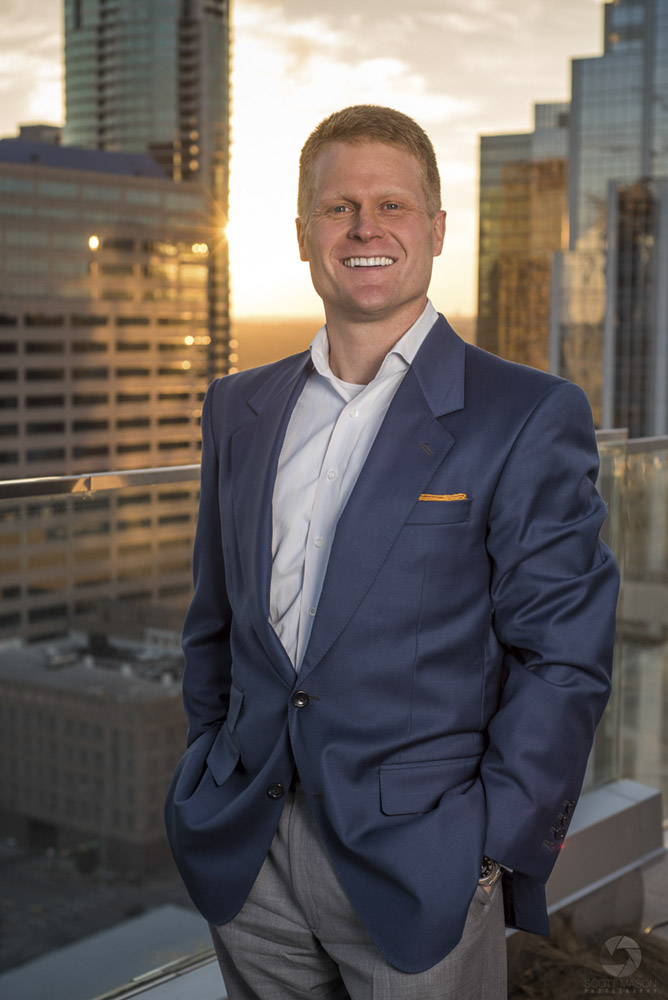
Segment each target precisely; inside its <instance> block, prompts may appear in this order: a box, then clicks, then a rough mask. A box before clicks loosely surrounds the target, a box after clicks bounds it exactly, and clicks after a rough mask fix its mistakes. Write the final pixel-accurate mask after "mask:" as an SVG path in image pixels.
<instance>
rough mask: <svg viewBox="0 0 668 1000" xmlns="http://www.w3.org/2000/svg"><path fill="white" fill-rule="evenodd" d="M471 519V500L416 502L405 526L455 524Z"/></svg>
mask: <svg viewBox="0 0 668 1000" xmlns="http://www.w3.org/2000/svg"><path fill="white" fill-rule="evenodd" d="M470 517H471V500H470V499H466V500H418V501H417V503H416V504H415V506H414V507H413V510H412V511H411V512H410V514H409V515H408V517H407V519H406V524H457V523H459V522H461V521H468V520H470Z"/></svg>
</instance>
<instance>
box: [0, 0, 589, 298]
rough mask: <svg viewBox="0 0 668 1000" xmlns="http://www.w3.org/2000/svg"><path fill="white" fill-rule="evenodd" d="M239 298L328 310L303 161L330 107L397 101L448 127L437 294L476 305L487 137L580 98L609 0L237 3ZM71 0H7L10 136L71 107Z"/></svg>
mask: <svg viewBox="0 0 668 1000" xmlns="http://www.w3.org/2000/svg"><path fill="white" fill-rule="evenodd" d="M232 9H233V32H234V34H233V50H232V88H233V89H232V106H233V118H232V136H233V145H232V161H231V163H232V181H231V188H232V189H231V218H230V230H229V231H230V241H231V252H232V286H233V300H232V309H233V314H234V315H236V316H239V317H240V316H250V315H252V316H260V315H266V316H277V317H278V316H294V315H310V316H317V315H319V314H320V305H319V300H318V299H317V298H316V296H315V293H313V292H312V291H311V289H310V281H309V276H308V265H306V264H303V263H301V262H300V261H299V257H298V253H297V245H296V240H295V236H294V216H295V201H296V180H297V161H298V157H299V151H300V148H301V146H302V144H303V141H304V139H305V138H306V136H307V135H308V133H309V132H310V130H311V129H312V128H313V126H314V125H316V124H317V123H318V121H320V119H321V118H323V117H324V116H325V115H327V114H329V113H330V112H331V111H334V110H336V109H337V108H341V107H344V106H346V105H348V104H360V103H376V104H388V105H391V106H393V107H396V108H398V109H399V110H401V111H405V112H406V113H408V114H410V115H412V116H413V117H414V118H416V119H417V120H418V121H419V122H420V124H421V125H423V126H424V127H425V128H426V130H427V131H428V132H429V134H430V135H431V137H432V140H433V142H434V145H435V147H436V152H437V155H438V158H439V165H440V169H441V176H442V181H443V193H444V207H445V208H446V209H447V212H448V234H447V237H446V245H445V250H444V252H443V256H442V257H441V258H440V259H439V260H438V261H437V264H436V268H435V271H434V279H433V282H432V288H431V295H432V298H433V299H434V302H435V304H436V306H437V308H439V309H440V310H441V311H443V312H446V313H447V314H448V315H450V316H453V315H456V314H457V313H460V314H464V315H472V314H473V313H475V311H476V283H477V278H476V255H477V184H478V180H477V177H478V143H479V135H480V134H482V133H496V132H514V131H525V130H528V129H530V128H531V127H532V115H533V112H532V105H533V103H534V102H536V101H538V102H543V101H557V100H564V99H566V98H568V97H569V96H570V59H571V58H572V57H575V56H588V55H599V54H600V53H601V51H602V24H603V3H602V2H601V0H558V2H555V0H467V2H466V3H462V2H461V0H412V2H411V3H406V2H405V0H382V2H380V0H367V2H365V3H359V0H337V2H336V3H335V4H333V3H332V2H331V0H285V2H275V0H234V3H233V8H232ZM61 19H62V15H61V3H60V2H59V0H2V5H1V9H0V38H2V40H3V45H2V50H1V51H0V136H7V135H13V134H15V133H16V131H17V126H18V124H19V123H22V124H23V123H32V122H51V123H55V124H60V123H62V120H63V82H62V78H63V69H62V28H61Z"/></svg>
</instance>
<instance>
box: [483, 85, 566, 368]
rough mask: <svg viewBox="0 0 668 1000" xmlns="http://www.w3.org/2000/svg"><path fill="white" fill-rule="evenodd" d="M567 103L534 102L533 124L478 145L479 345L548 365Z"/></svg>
mask: <svg viewBox="0 0 668 1000" xmlns="http://www.w3.org/2000/svg"><path fill="white" fill-rule="evenodd" d="M568 120H569V106H568V104H566V103H559V104H538V105H536V106H535V128H534V131H533V132H531V133H525V134H517V135H486V136H482V137H481V143H480V232H479V254H478V329H477V343H478V345H479V346H480V347H483V348H485V350H488V351H493V352H494V353H495V354H499V355H501V356H502V357H505V358H509V359H510V360H512V361H519V362H522V363H524V364H530V365H533V366H534V367H536V368H542V369H547V368H548V366H549V329H550V282H551V267H552V256H553V254H554V251H556V250H561V249H563V248H564V247H565V246H567V241H568V219H567V214H568V200H567V185H566V179H567V169H568V159H567V155H568Z"/></svg>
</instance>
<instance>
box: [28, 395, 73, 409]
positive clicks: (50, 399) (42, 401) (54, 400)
mask: <svg viewBox="0 0 668 1000" xmlns="http://www.w3.org/2000/svg"><path fill="white" fill-rule="evenodd" d="M64 405H65V397H64V396H26V407H47V406H56V407H61V406H64Z"/></svg>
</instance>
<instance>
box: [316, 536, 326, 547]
mask: <svg viewBox="0 0 668 1000" xmlns="http://www.w3.org/2000/svg"><path fill="white" fill-rule="evenodd" d="M324 544H325V543H324V541H323V539H322V538H316V540H315V542H314V545H315V547H316V549H321V548H322V547H323V545H324Z"/></svg>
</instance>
